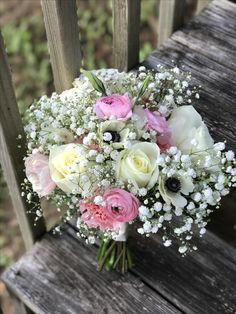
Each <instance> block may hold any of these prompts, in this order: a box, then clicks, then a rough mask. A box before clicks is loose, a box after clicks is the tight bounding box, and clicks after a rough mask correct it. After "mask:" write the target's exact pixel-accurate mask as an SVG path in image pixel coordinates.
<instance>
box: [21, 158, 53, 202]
mask: <svg viewBox="0 0 236 314" xmlns="http://www.w3.org/2000/svg"><path fill="white" fill-rule="evenodd" d="M25 173H26V176H27V178H28V180H29V181H30V183H31V184H32V188H33V191H34V192H36V193H38V195H39V197H42V196H46V195H48V194H50V193H52V191H53V190H54V189H55V187H56V184H55V183H54V182H53V181H52V178H51V175H50V171H49V167H48V156H45V155H43V154H40V153H35V154H32V155H30V156H29V157H27V158H26V159H25Z"/></svg>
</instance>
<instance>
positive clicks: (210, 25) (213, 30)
mask: <svg viewBox="0 0 236 314" xmlns="http://www.w3.org/2000/svg"><path fill="white" fill-rule="evenodd" d="M223 2H224V1H223ZM220 3H222V1H221V2H220ZM218 4H219V2H218V1H213V2H212V4H211V5H209V6H208V8H207V9H206V10H204V12H202V14H200V15H199V16H197V17H195V18H194V19H192V20H191V21H190V22H189V23H188V24H187V25H185V27H184V28H182V29H181V30H180V31H177V32H176V33H174V34H173V36H172V39H173V40H175V41H177V42H179V43H181V44H183V45H185V46H187V47H189V48H191V49H192V50H195V51H197V52H199V53H200V54H203V55H205V56H207V57H208V58H210V59H212V60H214V61H216V62H217V63H220V64H222V65H224V66H225V67H228V68H230V69H232V70H234V71H235V70H236V55H235V49H236V34H235V29H236V19H235V15H236V6H235V5H234V4H232V3H230V2H227V4H226V5H225V6H224V7H223V8H221V7H219V6H218ZM228 6H229V7H230V12H231V13H233V15H234V18H228V10H226V9H225V8H228ZM216 8H217V11H218V14H215V10H216ZM225 15H227V19H225V18H224V16H225Z"/></svg>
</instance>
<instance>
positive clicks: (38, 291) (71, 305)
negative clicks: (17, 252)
mask: <svg viewBox="0 0 236 314" xmlns="http://www.w3.org/2000/svg"><path fill="white" fill-rule="evenodd" d="M96 251H97V250H96V249H95V248H94V247H92V246H87V245H85V244H83V243H81V242H80V241H79V240H78V239H75V231H74V230H73V229H72V228H71V227H69V228H67V230H66V231H65V232H64V234H63V235H62V236H59V237H56V236H52V235H51V234H47V235H46V236H45V237H44V238H43V239H42V240H41V241H40V242H37V243H36V244H35V246H34V247H33V249H32V250H31V251H30V252H28V253H27V254H26V255H25V256H24V257H23V258H22V259H20V260H19V262H17V264H16V265H15V266H13V267H11V268H10V269H9V270H8V271H7V272H6V273H4V275H3V280H4V282H5V283H6V285H7V286H8V287H9V289H11V290H12V291H14V293H15V294H16V295H17V296H18V297H20V298H21V299H22V300H23V301H24V303H25V304H26V305H27V306H28V307H29V308H31V309H32V310H33V311H34V312H35V313H36V314H46V313H47V314H52V313H53V314H65V313H66V314H67V313H68V314H69V313H70V314H78V313H86V314H89V313H91V314H93V313H108V314H116V313H122V314H123V313H153V314H156V313H159V314H169V313H172V314H175V313H176V314H180V313H181V312H180V311H178V310H177V309H176V308H175V307H174V306H172V305H171V304H170V303H169V302H167V301H165V299H164V298H162V297H161V296H159V295H158V294H157V293H156V292H155V291H153V290H152V289H150V288H149V287H148V286H147V285H145V284H144V283H143V282H142V281H141V280H140V279H139V278H137V277H136V276H135V275H132V274H127V275H126V276H122V275H120V274H118V273H117V272H110V273H109V272H105V271H104V272H103V273H99V272H98V271H97V270H96V255H95V254H96Z"/></svg>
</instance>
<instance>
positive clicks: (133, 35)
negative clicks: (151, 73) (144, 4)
mask: <svg viewBox="0 0 236 314" xmlns="http://www.w3.org/2000/svg"><path fill="white" fill-rule="evenodd" d="M139 24H140V0H113V57H114V67H115V68H118V69H119V70H120V71H128V70H130V69H131V68H133V67H134V66H136V65H137V64H138V62H139Z"/></svg>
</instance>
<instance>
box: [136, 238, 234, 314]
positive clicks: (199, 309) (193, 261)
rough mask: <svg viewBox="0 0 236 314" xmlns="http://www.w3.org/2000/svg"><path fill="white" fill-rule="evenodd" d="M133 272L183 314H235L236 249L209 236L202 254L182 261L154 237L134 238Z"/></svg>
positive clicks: (201, 240)
mask: <svg viewBox="0 0 236 314" xmlns="http://www.w3.org/2000/svg"><path fill="white" fill-rule="evenodd" d="M130 243H131V246H133V252H134V255H135V260H136V261H138V262H137V263H136V267H135V268H134V272H135V274H136V275H139V276H140V277H141V278H142V280H143V281H144V282H145V283H147V284H149V285H150V286H151V287H152V288H153V289H156V290H157V291H158V292H159V293H161V294H162V295H163V296H164V297H165V298H166V299H167V300H170V301H171V302H173V304H175V305H176V306H177V307H178V308H179V309H180V310H182V311H183V312H184V313H189V314H190V313H191V314H193V313H194V314H213V313H221V314H223V313H232V314H234V313H235V310H236V249H235V248H233V247H231V246H230V245H228V244H227V243H226V242H224V241H222V240H220V239H219V238H218V237H217V236H215V235H213V234H212V233H210V232H207V234H206V235H204V237H203V238H202V239H200V240H199V243H198V247H199V250H198V251H196V252H195V253H193V254H189V255H188V256H187V257H184V258H183V257H181V256H180V254H178V253H177V252H176V249H174V248H168V249H167V248H165V247H164V246H163V244H162V241H161V240H160V239H159V238H158V237H156V236H153V237H151V238H150V239H145V240H139V239H137V236H136V235H134V234H132V236H131V241H130Z"/></svg>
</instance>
